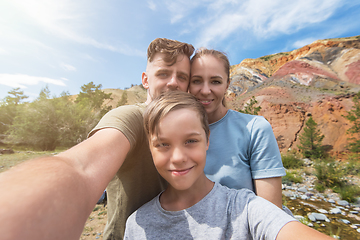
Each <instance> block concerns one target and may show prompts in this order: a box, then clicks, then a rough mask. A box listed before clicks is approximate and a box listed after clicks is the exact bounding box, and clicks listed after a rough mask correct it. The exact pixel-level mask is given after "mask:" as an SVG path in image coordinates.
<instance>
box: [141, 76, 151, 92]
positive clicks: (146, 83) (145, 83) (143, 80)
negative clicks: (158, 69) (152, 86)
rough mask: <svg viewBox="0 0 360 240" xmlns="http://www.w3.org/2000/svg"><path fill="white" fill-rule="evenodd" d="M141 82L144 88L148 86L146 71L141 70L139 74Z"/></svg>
mask: <svg viewBox="0 0 360 240" xmlns="http://www.w3.org/2000/svg"><path fill="white" fill-rule="evenodd" d="M141 83H142V85H143V87H144V88H145V89H148V88H149V81H148V77H147V74H146V72H143V73H142V75H141Z"/></svg>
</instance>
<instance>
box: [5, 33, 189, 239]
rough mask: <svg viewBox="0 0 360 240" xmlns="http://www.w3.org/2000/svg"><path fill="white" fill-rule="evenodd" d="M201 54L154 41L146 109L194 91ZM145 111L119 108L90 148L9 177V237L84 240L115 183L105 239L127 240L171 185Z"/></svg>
mask: <svg viewBox="0 0 360 240" xmlns="http://www.w3.org/2000/svg"><path fill="white" fill-rule="evenodd" d="M193 51H194V48H193V46H192V45H189V44H186V43H181V42H178V41H173V40H168V39H155V40H154V41H153V42H152V43H150V45H149V48H148V62H147V68H146V72H144V73H143V74H142V84H143V86H144V88H145V89H147V100H146V103H149V102H151V101H152V99H154V98H155V97H156V96H158V95H159V94H160V93H162V92H165V91H168V90H182V91H187V87H188V83H189V77H190V59H189V58H190V56H191V55H192V53H193ZM143 108H144V106H141V105H140V106H124V107H120V108H118V109H115V110H113V111H111V112H109V113H108V114H107V115H105V116H104V118H103V119H102V120H101V121H100V122H99V124H98V125H97V126H96V127H95V129H94V130H92V131H91V133H90V134H89V136H90V137H89V138H88V139H87V140H85V141H83V142H82V143H80V144H78V145H76V146H74V147H73V148H71V149H69V150H67V151H65V152H63V153H61V154H59V155H57V156H53V157H45V158H41V159H35V160H31V161H27V162H25V163H23V164H20V165H18V166H17V167H14V168H13V169H11V170H9V171H6V172H4V173H2V174H1V175H0V192H1V195H2V197H1V199H0V205H1V206H2V207H1V208H0V222H1V223H2V224H1V225H0V230H1V233H2V238H4V239H37V240H38V239H79V237H80V235H81V232H82V230H83V227H84V224H85V222H86V219H87V217H88V216H89V214H90V213H91V211H92V209H93V208H94V205H95V204H96V202H97V200H98V199H99V197H100V196H101V194H102V192H103V190H104V189H105V188H106V186H107V185H108V184H109V182H110V181H111V182H110V184H109V186H108V224H107V227H106V233H105V235H106V236H104V237H106V238H107V239H122V236H123V231H124V226H125V220H126V218H127V216H128V215H130V214H131V213H132V212H133V211H134V210H135V209H137V208H138V207H140V206H141V205H142V204H143V203H145V202H147V201H149V200H150V199H152V198H153V197H155V196H156V195H157V194H158V193H159V191H161V190H162V189H163V187H164V182H163V181H162V179H161V178H160V177H159V175H158V174H157V172H156V169H155V167H154V166H153V163H152V159H151V155H150V152H149V148H148V146H147V143H146V137H145V133H144V130H143V128H142V111H143ZM145 146H146V147H145ZM4 195H6V196H7V197H6V198H5V197H3V196H4ZM69 196H71V199H70V200H69ZM104 239H105V238H104Z"/></svg>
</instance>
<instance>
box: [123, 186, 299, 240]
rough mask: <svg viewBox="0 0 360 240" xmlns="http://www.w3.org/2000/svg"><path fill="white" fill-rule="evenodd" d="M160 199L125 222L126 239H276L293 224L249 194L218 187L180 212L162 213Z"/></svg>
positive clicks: (244, 190) (246, 191) (147, 204)
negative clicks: (289, 224) (288, 224)
mask: <svg viewBox="0 0 360 240" xmlns="http://www.w3.org/2000/svg"><path fill="white" fill-rule="evenodd" d="M160 195H161V194H159V195H158V196H157V197H155V198H154V199H153V200H151V201H150V202H148V203H146V204H144V205H143V206H142V207H141V208H139V209H138V210H137V211H136V212H134V213H133V214H132V215H131V216H130V217H129V218H128V220H127V222H126V229H125V236H124V238H125V239H166V240H168V239H176V240H179V239H207V240H209V239H276V236H277V234H278V233H279V231H280V229H281V228H282V227H283V226H284V225H285V224H286V223H288V222H290V221H295V219H294V218H292V217H291V216H289V215H288V214H286V213H285V212H284V211H282V210H281V209H280V208H278V207H277V206H275V205H274V204H272V203H270V202H269V201H267V200H265V199H263V198H261V197H257V196H256V195H255V194H254V193H253V192H252V191H250V190H248V189H241V190H236V189H229V188H227V187H225V186H222V185H221V184H219V183H215V185H214V187H213V189H212V190H211V191H210V193H209V194H207V195H206V196H205V197H204V198H203V199H202V200H201V201H199V202H198V203H196V204H195V205H194V206H192V207H190V208H187V209H185V210H181V211H166V210H164V209H163V208H162V207H161V205H160V202H159V197H160Z"/></svg>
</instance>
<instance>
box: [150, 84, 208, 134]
mask: <svg viewBox="0 0 360 240" xmlns="http://www.w3.org/2000/svg"><path fill="white" fill-rule="evenodd" d="M178 109H189V110H193V111H194V112H195V113H196V114H197V115H198V116H199V119H200V122H201V125H202V127H203V129H204V131H205V135H206V139H207V140H208V139H209V136H210V129H209V123H208V119H207V114H206V111H205V108H204V106H203V105H202V104H201V103H200V102H199V101H198V100H197V99H196V98H195V97H194V96H193V95H192V94H190V93H187V92H182V91H167V92H165V93H162V94H161V95H160V96H158V97H157V98H155V99H154V100H153V101H152V102H151V103H150V104H149V105H148V106H147V108H146V110H145V112H144V127H145V132H146V135H147V137H148V139H149V140H150V137H151V136H154V135H156V136H158V134H159V129H158V127H159V123H160V121H161V120H162V119H163V118H164V117H165V116H166V115H167V114H169V113H170V112H172V111H174V110H178ZM179 127H180V126H179Z"/></svg>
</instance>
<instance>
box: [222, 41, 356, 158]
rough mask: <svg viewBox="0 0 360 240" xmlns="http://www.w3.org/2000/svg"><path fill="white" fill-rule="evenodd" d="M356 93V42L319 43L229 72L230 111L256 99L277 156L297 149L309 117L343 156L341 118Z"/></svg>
mask: <svg viewBox="0 0 360 240" xmlns="http://www.w3.org/2000/svg"><path fill="white" fill-rule="evenodd" d="M358 91H360V37H359V36H357V37H350V38H344V39H331V40H319V41H315V42H314V43H312V44H309V45H307V46H304V47H302V48H300V49H297V50H294V51H292V52H288V53H279V54H274V55H271V56H265V57H261V58H258V59H245V60H244V61H243V62H241V63H240V64H238V65H235V66H232V69H231V85H230V87H229V90H228V94H227V98H228V102H229V107H230V108H232V109H239V108H241V107H242V106H243V105H244V103H246V102H247V101H249V98H251V96H255V97H256V99H257V101H258V103H259V105H260V106H261V107H262V109H261V111H260V113H259V114H260V115H263V116H264V117H266V119H267V120H268V121H269V122H270V123H271V125H272V127H273V130H274V133H275V136H276V138H277V141H278V145H279V147H280V150H281V151H286V150H288V149H289V148H296V146H297V145H298V144H299V141H298V135H299V134H300V133H301V131H302V128H303V126H304V123H305V121H306V120H307V118H308V117H309V116H312V117H313V119H314V120H315V121H316V122H317V123H318V128H319V129H320V130H321V131H322V134H324V135H325V138H324V140H323V144H325V145H328V147H329V149H330V150H331V151H332V153H333V154H339V153H342V152H344V151H346V149H345V146H346V145H347V143H348V142H347V138H348V137H349V136H348V135H346V130H347V129H348V128H349V127H350V125H349V122H348V121H347V120H346V119H345V118H344V117H342V115H346V112H347V111H349V110H350V109H351V107H352V106H353V102H352V96H353V95H354V93H356V92H358Z"/></svg>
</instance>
